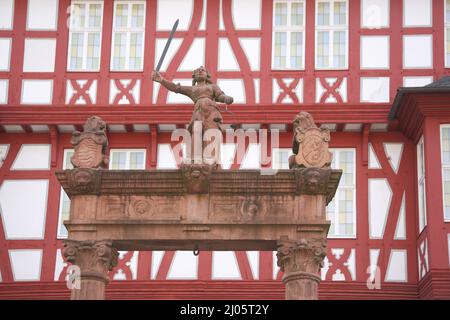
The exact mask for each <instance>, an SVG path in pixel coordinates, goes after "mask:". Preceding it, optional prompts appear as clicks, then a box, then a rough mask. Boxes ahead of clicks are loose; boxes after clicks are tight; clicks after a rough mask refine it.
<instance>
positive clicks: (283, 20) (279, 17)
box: [275, 3, 287, 26]
mask: <svg viewBox="0 0 450 320" xmlns="http://www.w3.org/2000/svg"><path fill="white" fill-rule="evenodd" d="M275 25H276V26H285V25H287V4H286V3H276V4H275Z"/></svg>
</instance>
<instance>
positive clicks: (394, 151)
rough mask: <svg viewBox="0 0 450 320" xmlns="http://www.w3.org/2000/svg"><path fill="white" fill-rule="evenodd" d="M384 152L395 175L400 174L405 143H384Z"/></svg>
mask: <svg viewBox="0 0 450 320" xmlns="http://www.w3.org/2000/svg"><path fill="white" fill-rule="evenodd" d="M383 148H384V152H385V153H386V156H387V158H388V160H389V164H390V165H391V167H392V170H394V171H395V173H398V169H399V167H400V161H401V159H402V154H403V143H383Z"/></svg>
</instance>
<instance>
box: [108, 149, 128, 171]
mask: <svg viewBox="0 0 450 320" xmlns="http://www.w3.org/2000/svg"><path fill="white" fill-rule="evenodd" d="M126 163H127V153H126V152H117V151H116V152H113V153H112V164H111V169H112V170H124V169H126Z"/></svg>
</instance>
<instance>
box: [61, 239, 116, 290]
mask: <svg viewBox="0 0 450 320" xmlns="http://www.w3.org/2000/svg"><path fill="white" fill-rule="evenodd" d="M63 256H64V257H65V259H66V260H67V261H68V262H70V263H72V264H75V265H77V266H78V267H79V268H80V270H81V277H82V279H92V280H97V281H102V282H104V283H108V282H109V278H108V271H111V270H112V269H113V268H114V267H115V266H116V265H117V262H118V257H119V254H118V251H117V249H116V248H114V247H113V246H112V241H109V240H104V241H75V240H65V241H64V248H63Z"/></svg>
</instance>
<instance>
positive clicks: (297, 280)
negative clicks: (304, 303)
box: [277, 239, 327, 300]
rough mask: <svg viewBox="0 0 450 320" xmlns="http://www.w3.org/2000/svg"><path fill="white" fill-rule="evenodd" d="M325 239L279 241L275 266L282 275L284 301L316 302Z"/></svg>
mask: <svg viewBox="0 0 450 320" xmlns="http://www.w3.org/2000/svg"><path fill="white" fill-rule="evenodd" d="M326 252H327V242H326V239H300V240H295V241H294V240H279V241H278V252H277V265H278V266H279V267H280V270H281V271H282V272H283V273H284V275H283V278H282V281H283V283H284V284H285V287H286V300H317V299H318V286H319V282H320V268H321V267H322V264H323V259H324V258H325V256H326Z"/></svg>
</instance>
